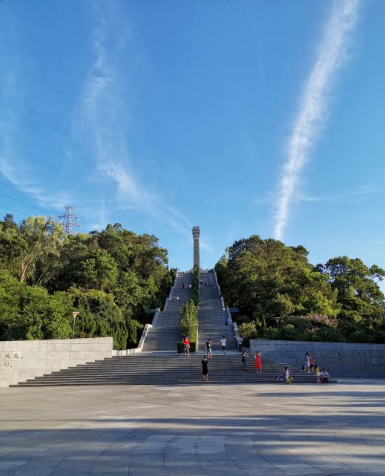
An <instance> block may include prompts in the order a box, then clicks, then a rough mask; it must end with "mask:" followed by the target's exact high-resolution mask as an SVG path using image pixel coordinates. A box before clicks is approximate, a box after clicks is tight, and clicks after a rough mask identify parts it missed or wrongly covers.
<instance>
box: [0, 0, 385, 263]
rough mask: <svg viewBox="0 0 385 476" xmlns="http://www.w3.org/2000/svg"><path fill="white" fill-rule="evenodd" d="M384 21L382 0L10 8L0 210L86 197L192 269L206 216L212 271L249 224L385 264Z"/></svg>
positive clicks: (85, 224) (0, 76)
mask: <svg viewBox="0 0 385 476" xmlns="http://www.w3.org/2000/svg"><path fill="white" fill-rule="evenodd" d="M384 18H385V3H384V2H383V1H382V0H338V1H336V2H333V1H328V0H312V1H311V2H310V1H309V2H306V1H304V0H293V1H290V2H288V1H286V0H276V1H271V0H250V1H249V0H243V1H242V2H240V1H238V0H209V1H203V0H200V1H198V0H189V1H188V0H164V1H158V0H146V1H136V0H92V1H91V0H90V1H87V0H83V1H79V0H66V1H65V2H60V1H56V2H53V1H52V0H36V1H33V2H32V1H30V0H12V1H11V0H2V1H1V2H0V81H1V89H0V213H1V215H4V214H5V213H7V212H10V213H14V216H15V218H16V220H18V221H19V220H22V219H23V218H25V217H26V216H28V215H30V214H44V213H45V214H46V215H55V216H57V215H59V214H61V213H62V211H63V206H64V205H72V206H74V211H75V213H76V214H77V215H78V216H79V217H80V222H81V225H82V231H85V232H86V231H90V230H93V229H99V230H101V229H103V228H104V227H105V226H106V224H107V223H116V222H119V223H122V225H123V226H124V227H126V228H128V229H131V230H133V231H135V232H136V233H151V234H155V235H156V236H157V237H158V238H159V240H160V244H161V245H162V246H164V247H166V248H167V249H168V250H169V257H170V265H171V266H175V267H179V268H180V269H189V268H190V267H191V265H192V240H191V228H192V226H193V225H199V226H200V227H201V238H202V246H201V265H202V267H204V268H210V267H212V266H214V265H215V263H216V262H217V260H218V259H219V258H220V257H221V255H222V254H223V252H224V250H225V248H226V247H227V246H229V245H231V244H232V243H233V242H234V241H235V240H237V239H240V238H246V237H248V236H250V235H251V234H259V235H260V236H261V237H262V238H269V237H273V238H279V239H281V240H282V241H284V242H285V243H286V244H288V245H299V244H302V245H303V246H305V247H306V248H307V249H308V250H309V253H310V254H309V258H310V260H311V262H313V263H318V262H326V261H327V259H329V258H331V257H334V256H338V255H348V256H350V257H359V258H361V259H363V260H364V261H365V262H366V263H367V264H369V265H370V264H373V263H376V264H378V265H380V266H383V267H385V253H384V251H385V220H384V205H385V200H384V198H385V187H384V185H385V161H384V158H385V154H384V152H385V134H384V124H385V107H384V103H385V89H384V84H385V62H384V53H385V33H384V29H383V20H384ZM11 187H14V188H11ZM33 207H37V208H33Z"/></svg>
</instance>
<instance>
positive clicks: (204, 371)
mask: <svg viewBox="0 0 385 476" xmlns="http://www.w3.org/2000/svg"><path fill="white" fill-rule="evenodd" d="M202 375H203V380H208V379H209V361H208V360H207V359H206V357H203V360H202Z"/></svg>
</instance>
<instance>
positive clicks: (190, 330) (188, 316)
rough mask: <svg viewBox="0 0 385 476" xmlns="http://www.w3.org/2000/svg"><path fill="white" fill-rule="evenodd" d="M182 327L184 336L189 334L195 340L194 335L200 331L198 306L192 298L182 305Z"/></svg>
mask: <svg viewBox="0 0 385 476" xmlns="http://www.w3.org/2000/svg"><path fill="white" fill-rule="evenodd" d="M180 327H181V331H182V334H183V335H184V336H189V337H191V338H192V340H194V336H196V335H197V332H198V307H197V305H196V304H195V303H194V302H193V300H192V299H191V300H190V301H187V302H186V304H185V305H184V306H183V307H182V310H181V321H180ZM195 340H196V338H195Z"/></svg>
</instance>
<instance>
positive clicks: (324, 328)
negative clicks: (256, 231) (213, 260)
mask: <svg viewBox="0 0 385 476" xmlns="http://www.w3.org/2000/svg"><path fill="white" fill-rule="evenodd" d="M307 255H308V252H307V250H306V249H305V248H304V247H303V246H297V247H291V246H285V245H284V244H283V243H282V242H280V241H276V240H273V239H268V240H262V239H261V238H260V237H259V236H257V235H253V236H251V237H250V238H248V239H243V240H239V241H236V242H235V243H234V244H233V245H232V246H231V247H230V248H228V250H227V252H226V254H225V255H224V256H223V257H222V258H221V260H220V261H219V262H218V263H217V265H216V271H217V274H218V278H219V281H220V284H221V288H222V292H223V294H224V296H225V299H226V300H227V302H228V303H229V304H230V305H232V306H236V307H238V308H239V309H240V311H241V317H240V319H239V320H240V323H242V322H245V323H253V324H255V334H258V335H260V336H266V337H274V338H277V337H278V338H286V339H306V340H308V339H309V340H352V341H369V342H370V341H373V342H378V341H380V342H385V299H384V295H383V293H382V292H381V290H380V288H379V286H378V281H379V280H382V279H383V277H384V276H385V271H384V270H383V269H381V268H379V267H378V266H375V265H374V266H371V267H367V266H366V265H365V264H364V263H363V262H362V261H361V260H360V259H349V258H348V257H346V256H342V257H337V258H333V259H330V260H329V261H328V262H327V263H326V264H324V265H321V264H318V265H317V266H313V265H312V264H310V263H309V261H308V259H307ZM275 317H280V326H279V328H277V324H276V321H275ZM244 328H245V329H246V327H245V326H244ZM247 329H248V334H250V329H254V327H250V326H249V327H247Z"/></svg>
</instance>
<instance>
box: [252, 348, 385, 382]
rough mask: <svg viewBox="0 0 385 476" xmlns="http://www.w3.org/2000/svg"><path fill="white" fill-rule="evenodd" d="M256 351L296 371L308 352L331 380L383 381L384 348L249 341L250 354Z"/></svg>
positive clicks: (384, 366) (384, 374)
mask: <svg viewBox="0 0 385 476" xmlns="http://www.w3.org/2000/svg"><path fill="white" fill-rule="evenodd" d="M257 350H258V351H259V352H261V354H262V356H263V357H266V358H267V359H269V360H272V361H276V362H283V363H287V364H289V365H291V366H295V367H297V368H301V367H302V365H303V364H302V362H303V358H304V357H305V354H306V352H309V353H310V354H311V355H312V356H313V357H314V358H315V359H316V361H317V363H318V364H319V365H320V367H321V368H322V367H326V368H327V369H328V370H329V371H330V374H331V376H332V377H359V378H365V377H368V378H385V344H346V343H340V342H301V341H285V340H263V339H255V340H254V339H253V340H251V341H250V352H256V351H257Z"/></svg>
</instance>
